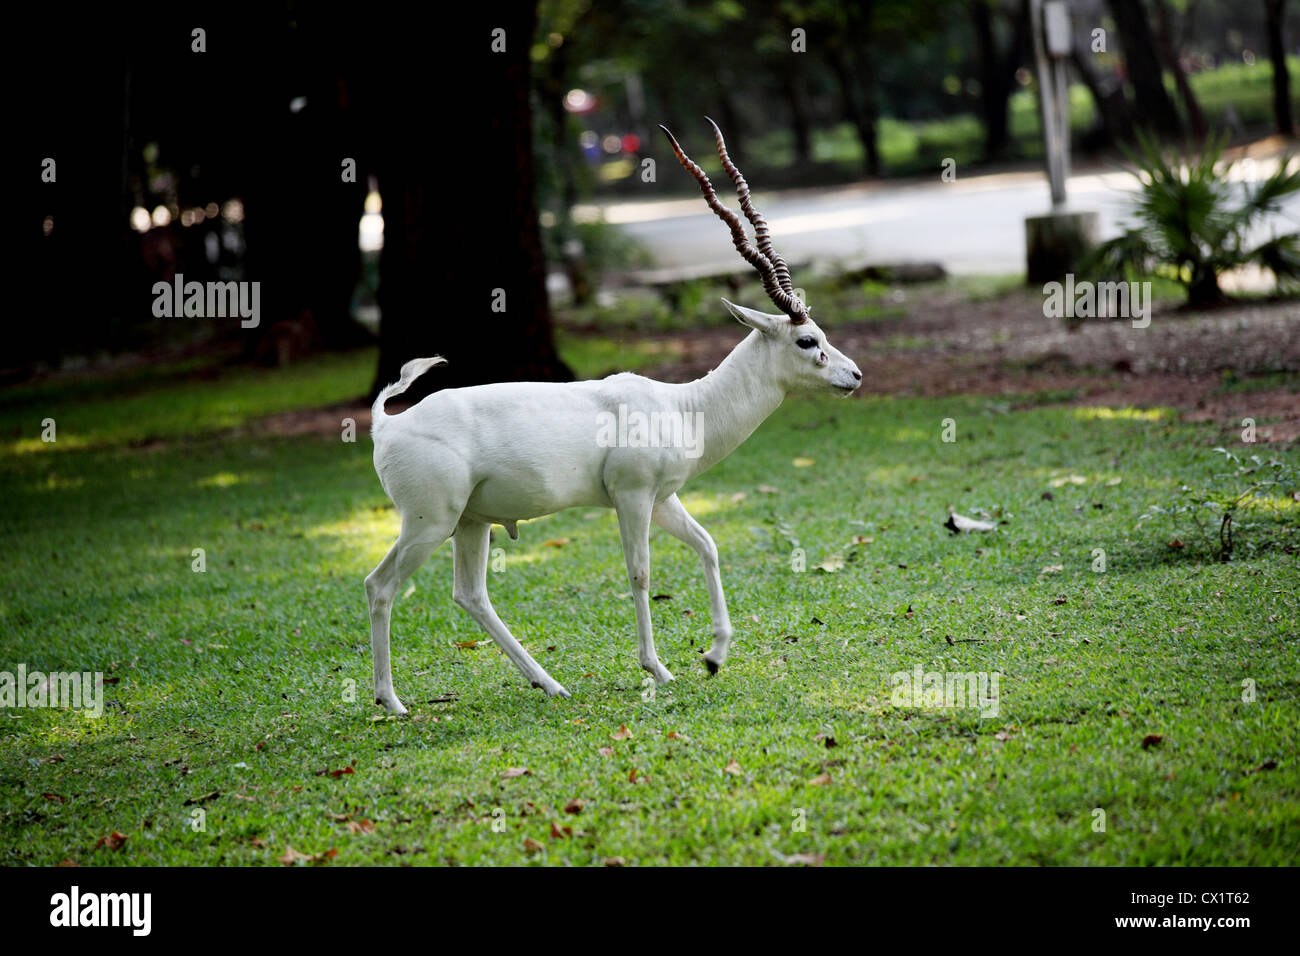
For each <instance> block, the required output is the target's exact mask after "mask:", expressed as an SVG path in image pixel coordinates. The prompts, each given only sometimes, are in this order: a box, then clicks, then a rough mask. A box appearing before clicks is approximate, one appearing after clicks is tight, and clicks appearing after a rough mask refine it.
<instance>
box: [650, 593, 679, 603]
mask: <svg viewBox="0 0 1300 956" xmlns="http://www.w3.org/2000/svg"><path fill="white" fill-rule="evenodd" d="M672 599H673V596H672V595H671V594H656V595H655V596H654V597H652V598H651V599H650V600H652V601H671V600H672Z"/></svg>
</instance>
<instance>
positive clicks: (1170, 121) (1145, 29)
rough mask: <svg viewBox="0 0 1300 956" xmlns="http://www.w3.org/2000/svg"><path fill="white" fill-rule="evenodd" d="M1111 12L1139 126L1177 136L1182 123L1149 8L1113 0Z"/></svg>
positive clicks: (1130, 0)
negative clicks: (1162, 65)
mask: <svg viewBox="0 0 1300 956" xmlns="http://www.w3.org/2000/svg"><path fill="white" fill-rule="evenodd" d="M1110 10H1111V13H1112V14H1113V15H1114V17H1115V25H1116V27H1117V31H1116V32H1117V33H1119V40H1120V43H1121V44H1122V45H1123V47H1124V67H1125V69H1126V70H1127V71H1128V77H1129V82H1131V83H1132V84H1133V99H1134V102H1135V104H1136V111H1135V112H1136V117H1135V119H1136V122H1137V124H1138V125H1139V126H1145V127H1147V128H1148V129H1151V130H1154V131H1155V132H1157V133H1160V134H1163V135H1168V136H1177V135H1178V134H1179V133H1180V132H1181V124H1180V123H1179V121H1178V113H1177V111H1176V110H1175V109H1174V104H1173V103H1172V102H1171V101H1170V99H1169V94H1168V92H1166V90H1165V84H1164V79H1163V78H1162V74H1161V69H1160V57H1159V56H1157V55H1156V45H1155V38H1154V37H1153V35H1152V32H1151V24H1150V22H1149V21H1148V20H1147V14H1146V9H1145V8H1144V7H1143V5H1142V3H1141V2H1140V0H1110Z"/></svg>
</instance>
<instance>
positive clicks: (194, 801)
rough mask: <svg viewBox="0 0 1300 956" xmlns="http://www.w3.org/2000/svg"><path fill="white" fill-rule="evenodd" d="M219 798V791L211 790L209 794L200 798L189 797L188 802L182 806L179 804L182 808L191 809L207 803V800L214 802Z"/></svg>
mask: <svg viewBox="0 0 1300 956" xmlns="http://www.w3.org/2000/svg"><path fill="white" fill-rule="evenodd" d="M219 796H221V791H220V790H213V791H212V792H211V793H205V794H204V795H203V796H201V797H190V798H189V799H188V800H186V801H185V802H184V803H183V804H181V806H183V807H193V806H198V805H199V804H201V803H207V802H208V801H209V800H215V799H217V797H219Z"/></svg>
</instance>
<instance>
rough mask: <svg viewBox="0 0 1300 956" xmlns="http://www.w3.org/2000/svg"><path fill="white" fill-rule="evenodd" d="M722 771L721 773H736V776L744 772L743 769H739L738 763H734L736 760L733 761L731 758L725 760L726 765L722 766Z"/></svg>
mask: <svg viewBox="0 0 1300 956" xmlns="http://www.w3.org/2000/svg"><path fill="white" fill-rule="evenodd" d="M722 772H723V773H731V774H736V775H737V776H739V775H740V774H742V773H744V772H745V771H743V770H741V769H740V764H738V763H736V761H734V760H731V761H728V762H727V765H726V766H725V767H723V768H722Z"/></svg>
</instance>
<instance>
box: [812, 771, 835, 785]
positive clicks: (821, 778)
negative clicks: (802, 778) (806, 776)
mask: <svg viewBox="0 0 1300 956" xmlns="http://www.w3.org/2000/svg"><path fill="white" fill-rule="evenodd" d="M830 783H831V775H830V774H829V773H819V774H818V775H817V776H815V777H813V778H812V779H811V780H809V781H808V786H810V787H828V786H830Z"/></svg>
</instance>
